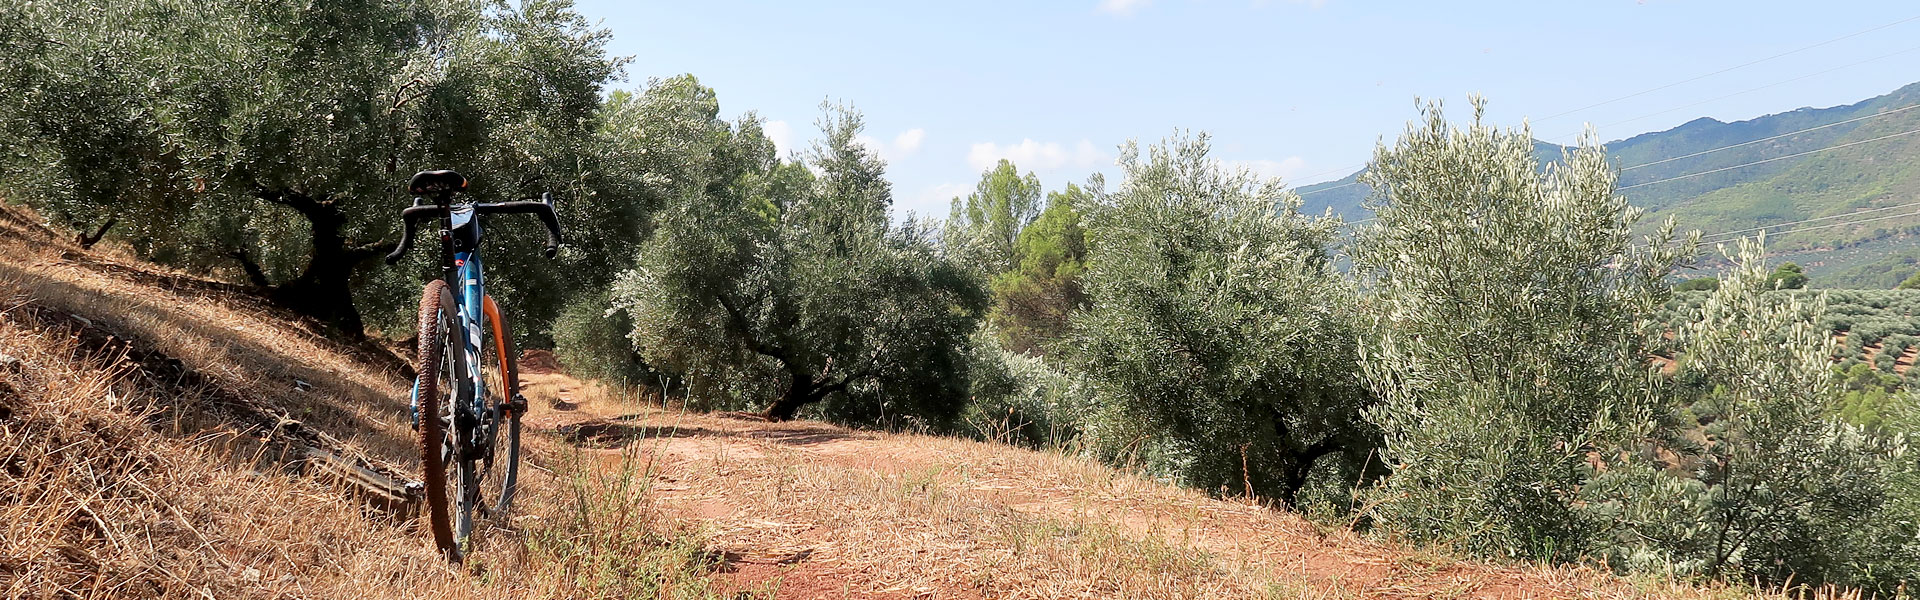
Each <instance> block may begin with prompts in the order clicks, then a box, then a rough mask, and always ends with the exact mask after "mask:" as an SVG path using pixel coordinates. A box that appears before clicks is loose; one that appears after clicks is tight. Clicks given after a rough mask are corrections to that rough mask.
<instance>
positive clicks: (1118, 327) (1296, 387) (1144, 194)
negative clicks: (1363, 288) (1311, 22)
mask: <svg viewBox="0 0 1920 600" xmlns="http://www.w3.org/2000/svg"><path fill="white" fill-rule="evenodd" d="M1208 152H1209V147H1208V144H1207V138H1206V137H1205V136H1204V135H1200V136H1195V137H1176V138H1173V139H1170V140H1168V141H1167V142H1166V143H1165V144H1163V145H1159V146H1153V147H1149V148H1147V149H1145V150H1144V151H1143V150H1142V149H1141V148H1139V147H1138V146H1136V145H1132V144H1129V145H1128V146H1126V147H1125V148H1124V149H1123V150H1122V152H1121V156H1120V161H1119V162H1120V167H1121V169H1122V170H1123V171H1124V174H1125V179H1124V180H1123V181H1122V183H1121V184H1120V187H1119V189H1117V190H1115V191H1113V192H1105V191H1103V190H1101V189H1099V188H1098V187H1096V188H1095V189H1094V190H1093V192H1092V197H1093V200H1092V202H1091V207H1090V208H1088V212H1087V240H1088V245H1089V246H1090V247H1091V256H1090V258H1089V260H1088V263H1087V270H1086V273H1085V275H1084V281H1085V283H1086V289H1087V294H1088V295H1089V296H1090V297H1093V298H1096V299H1097V301H1095V302H1094V303H1092V305H1091V306H1089V307H1088V308H1086V309H1085V310H1083V311H1081V312H1078V313H1076V314H1075V316H1074V317H1073V322H1072V333H1071V335H1072V342H1073V343H1072V347H1073V351H1072V352H1073V359H1072V360H1073V364H1074V366H1075V367H1076V368H1077V369H1078V370H1080V371H1082V372H1084V373H1086V374H1087V376H1088V377H1089V379H1090V380H1091V381H1092V382H1093V383H1094V385H1095V390H1096V393H1097V394H1098V396H1099V398H1100V400H1101V402H1103V403H1105V404H1107V405H1108V406H1111V407H1112V408H1113V410H1115V411H1116V412H1117V414H1118V415H1120V416H1121V418H1123V419H1126V420H1128V421H1130V422H1134V423H1138V424H1139V425H1140V427H1142V428H1143V430H1144V432H1145V433H1146V434H1147V435H1149V436H1151V437H1152V438H1153V440H1155V441H1156V442H1157V443H1159V444H1161V445H1163V446H1164V447H1165V448H1166V451H1167V452H1168V453H1169V454H1170V455H1171V456H1172V457H1173V460H1174V462H1175V464H1176V465H1177V466H1176V468H1177V469H1178V470H1179V474H1180V475H1181V476H1182V477H1183V478H1184V479H1186V480H1187V481H1188V482H1189V483H1191V484H1193V485H1196V486H1198V487H1201V488H1204V489H1210V490H1219V489H1221V488H1223V487H1224V488H1227V489H1229V490H1231V491H1232V492H1235V493H1253V494H1259V495H1262V496H1266V497H1271V498H1278V499H1280V500H1281V501H1284V502H1288V503H1291V502H1293V501H1295V499H1296V497H1297V495H1298V494H1299V492H1300V490H1301V489H1302V488H1303V487H1305V486H1306V484H1307V481H1308V477H1309V475H1310V474H1311V473H1312V472H1313V470H1314V468H1315V467H1316V465H1319V464H1320V460H1321V459H1322V458H1325V457H1327V456H1330V455H1342V454H1344V455H1348V456H1351V457H1355V458H1359V457H1364V456H1366V455H1367V453H1368V451H1369V450H1370V449H1371V443H1370V435H1369V434H1368V428H1367V427H1366V425H1365V423H1364V422H1363V421H1362V420H1361V416H1360V415H1361V409H1362V408H1363V407H1364V406H1365V405H1366V403H1367V396H1366V394H1365V392H1364V390H1363V389H1362V388H1361V387H1360V382H1359V379H1358V377H1357V372H1358V369H1357V366H1356V365H1355V364H1354V358H1355V356H1357V355H1356V354H1355V350H1354V343H1355V341H1356V337H1355V336H1354V335H1353V333H1354V331H1353V329H1352V328H1351V324H1352V323H1351V318H1352V316H1353V315H1352V313H1350V312H1349V309H1350V308H1351V306H1352V305H1351V304H1350V303H1349V302H1348V299H1350V298H1351V294H1352V290H1351V289H1350V288H1348V287H1347V285H1346V283H1345V282H1344V281H1343V280H1342V279H1341V278H1340V277H1339V275H1338V274H1337V272H1336V271H1335V270H1334V268H1333V265H1332V261H1331V257H1330V256H1329V255H1328V251H1327V248H1328V246H1329V245H1330V243H1331V242H1332V241H1333V235H1334V231H1335V227H1336V226H1337V225H1338V221H1337V220H1333V219H1324V218H1316V217H1309V216H1306V215H1302V214H1301V213H1300V211H1299V208H1300V198H1299V196H1297V195H1294V194H1293V193H1292V192H1289V191H1286V190H1285V188H1284V186H1283V185H1282V184H1281V183H1280V182H1279V181H1278V180H1271V179H1269V180H1263V179H1260V178H1257V177H1255V176H1254V175H1253V174H1251V173H1250V172H1247V171H1232V170H1226V169H1224V168H1222V167H1221V166H1220V165H1219V163H1218V162H1217V161H1215V160H1214V159H1212V158H1211V157H1210V156H1209V155H1208Z"/></svg>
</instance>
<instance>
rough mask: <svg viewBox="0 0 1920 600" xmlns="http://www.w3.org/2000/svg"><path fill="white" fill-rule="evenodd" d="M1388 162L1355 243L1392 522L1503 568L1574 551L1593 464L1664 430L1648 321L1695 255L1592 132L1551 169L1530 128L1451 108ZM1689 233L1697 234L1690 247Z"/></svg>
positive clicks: (1387, 155) (1420, 127)
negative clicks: (1649, 432) (1657, 412)
mask: <svg viewBox="0 0 1920 600" xmlns="http://www.w3.org/2000/svg"><path fill="white" fill-rule="evenodd" d="M1422 112H1423V113H1424V114H1423V116H1424V118H1423V119H1421V120H1419V121H1415V122H1413V123H1411V124H1409V125H1408V127H1407V130H1406V132H1405V133H1404V134H1402V135H1401V136H1400V138H1399V140H1398V141H1396V142H1395V143H1394V144H1393V145H1391V146H1388V145H1385V144H1382V145H1380V146H1379V147H1378V149H1377V150H1375V152H1374V160H1373V164H1372V166H1371V167H1370V168H1369V169H1368V170H1367V173H1366V174H1365V175H1364V180H1365V181H1366V182H1367V183H1368V184H1369V185H1370V186H1372V188H1373V189H1374V190H1375V192H1374V195H1373V196H1372V197H1371V198H1370V199H1369V201H1368V204H1369V207H1370V208H1372V209H1373V210H1374V211H1375V215H1376V217H1375V219H1374V220H1373V221H1372V222H1371V223H1368V224H1366V225H1365V226H1363V227H1361V228H1360V229H1359V230H1358V231H1357V232H1356V239H1355V241H1354V244H1353V254H1354V264H1355V270H1356V272H1357V273H1358V274H1359V275H1360V276H1361V277H1363V278H1364V284H1365V286H1366V289H1367V292H1366V299H1365V303H1366V304H1367V305H1368V306H1369V307H1370V309H1371V310H1370V311H1369V314H1370V315H1371V318H1372V321H1373V323H1372V326H1371V329H1370V332H1369V342H1368V343H1367V344H1365V345H1364V347H1363V353H1364V360H1363V362H1362V364H1363V366H1364V368H1365V372H1366V377H1367V380H1368V382H1369V384H1370V386H1371V388H1372V389H1373V391H1374V392H1375V393H1376V394H1378V395H1379V397H1380V400H1381V402H1380V403H1379V404H1378V405H1377V406H1374V407H1372V408H1371V409H1369V411H1368V413H1367V416H1368V419H1369V420H1370V421H1372V422H1373V423H1374V424H1376V425H1378V426H1379V427H1380V429H1381V431H1382V433H1383V434H1384V436H1385V448H1384V449H1383V452H1382V456H1383V458H1384V459H1385V461H1386V463H1387V466H1388V467H1390V468H1392V469H1393V475H1392V476H1391V477H1390V478H1388V479H1387V481H1386V484H1385V487H1384V489H1383V490H1381V491H1380V493H1381V495H1380V496H1379V498H1380V502H1379V505H1378V507H1377V509H1375V511H1374V516H1375V517H1376V519H1377V522H1379V523H1383V524H1385V525H1387V526H1389V527H1391V528H1393V529H1395V530H1398V531H1400V532H1403V533H1404V534H1406V535H1408V536H1410V537H1412V538H1414V539H1418V540H1449V541H1460V542H1462V543H1463V544H1464V545H1465V546H1466V548H1467V549H1469V550H1473V551H1477V552H1482V553H1487V554H1500V555H1520V556H1529V557H1551V556H1568V555H1570V554H1569V553H1578V552H1579V551H1580V549H1581V548H1582V547H1583V545H1584V543H1585V542H1584V540H1586V538H1587V536H1588V534H1589V533H1590V532H1591V531H1592V529H1591V528H1590V527H1588V524H1587V522H1586V521H1585V520H1584V519H1583V518H1582V517H1581V515H1580V514H1578V511H1576V510H1575V505H1576V496H1577V494H1578V492H1579V491H1580V487H1581V485H1582V484H1583V483H1584V482H1586V481H1587V480H1588V478H1589V477H1590V476H1591V475H1592V473H1593V467H1592V465H1591V464H1590V461H1591V460H1592V459H1593V458H1594V457H1596V456H1602V455H1604V454H1605V453H1606V452H1607V451H1608V449H1610V448H1615V447H1617V445H1618V444H1619V443H1621V440H1624V439H1628V438H1631V437H1632V436H1633V435H1635V433H1636V432H1637V431H1639V429H1638V427H1639V426H1640V425H1642V424H1644V423H1646V422H1647V421H1648V419H1649V416H1648V415H1649V412H1650V410H1651V408H1650V407H1651V406H1652V399H1653V397H1654V393H1655V390H1654V385H1655V384H1654V380H1653V378H1654V373H1653V372H1652V371H1651V370H1650V368H1649V366H1648V363H1647V360H1646V357H1647V356H1648V355H1649V351H1648V350H1649V349H1650V348H1651V347H1652V344H1653V341H1654V338H1655V337H1657V336H1656V334H1655V333H1654V332H1652V331H1651V330H1649V329H1647V328H1643V327H1641V326H1640V324H1639V323H1640V320H1641V317H1642V315H1647V314H1651V313H1652V311H1653V310H1654V309H1656V308H1658V307H1659V306H1660V305H1661V303H1662V302H1663V301H1664V300H1665V298H1666V297H1667V296H1668V295H1669V294H1670V293H1671V286H1669V285H1668V284H1667V283H1666V281H1665V279H1666V277H1667V274H1668V273H1669V272H1670V271H1671V270H1672V268H1673V266H1674V265H1675V264H1676V263H1677V262H1679V261H1680V260H1682V258H1683V257H1686V256H1689V255H1690V252H1691V243H1690V242H1682V243H1675V242H1674V240H1673V238H1674V234H1673V229H1674V225H1673V223H1672V222H1671V221H1668V222H1667V223H1666V224H1665V225H1664V226H1662V227H1660V228H1658V230H1657V231H1656V232H1655V233H1654V234H1653V235H1652V236H1651V237H1647V238H1640V239H1637V238H1638V237H1639V236H1636V235H1635V233H1634V231H1633V229H1632V227H1633V226H1634V224H1635V222H1636V221H1638V220H1639V218H1640V217H1641V214H1642V211H1640V210H1638V209H1635V208H1632V207H1630V206H1628V204H1627V203H1626V200H1625V199H1624V198H1622V197H1621V196H1620V195H1619V194H1616V193H1615V188H1614V184H1615V179H1616V175H1615V172H1614V171H1613V169H1612V167H1611V166H1610V165H1609V164H1608V163H1607V159H1606V155H1605V154H1604V152H1603V151H1602V149H1601V148H1599V147H1598V146H1597V145H1595V144H1594V143H1593V142H1592V140H1591V136H1588V137H1587V139H1584V140H1583V142H1582V144H1581V146H1580V147H1578V148H1577V149H1573V150H1570V151H1568V152H1567V153H1566V154H1565V156H1564V157H1563V158H1562V160H1561V161H1559V162H1557V163H1554V164H1551V165H1549V166H1547V167H1546V168H1545V169H1544V170H1543V169H1542V168H1541V167H1540V165H1539V163H1538V162H1537V161H1536V160H1535V158H1534V156H1533V152H1532V151H1533V138H1532V135H1531V133H1530V132H1529V131H1528V130H1527V129H1526V128H1525V127H1522V128H1520V129H1517V130H1502V129H1499V128H1496V127H1494V126H1491V125H1488V124H1486V123H1485V122H1484V121H1483V118H1482V116H1483V113H1484V103H1483V102H1481V101H1480V100H1478V99H1476V100H1475V103H1474V117H1473V121H1472V122H1471V123H1469V124H1466V125H1465V126H1463V127H1455V126H1453V125H1451V124H1450V123H1448V121H1447V120H1446V118H1445V116H1444V115H1443V113H1442V111H1441V108H1440V106H1439V104H1437V103H1435V104H1428V105H1425V106H1423V108H1422ZM1689 239H1692V238H1689Z"/></svg>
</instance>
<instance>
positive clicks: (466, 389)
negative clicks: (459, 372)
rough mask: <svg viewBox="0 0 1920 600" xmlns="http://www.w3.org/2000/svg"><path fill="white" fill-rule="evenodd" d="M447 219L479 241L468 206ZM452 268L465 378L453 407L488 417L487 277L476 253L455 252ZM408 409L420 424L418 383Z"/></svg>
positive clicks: (456, 386) (458, 383) (457, 384)
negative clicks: (483, 352) (483, 346)
mask: <svg viewBox="0 0 1920 600" xmlns="http://www.w3.org/2000/svg"><path fill="white" fill-rule="evenodd" d="M449 216H451V217H452V222H451V223H450V224H449V225H451V226H452V229H453V230H459V229H461V228H463V227H471V228H473V233H472V234H471V235H472V237H473V238H474V239H478V238H479V236H480V221H479V219H476V218H474V217H475V215H474V211H473V207H472V206H471V205H469V206H463V207H456V208H454V209H452V210H450V211H449ZM453 265H454V271H453V273H452V274H451V278H450V279H449V280H448V281H447V286H448V287H451V288H453V289H456V290H459V293H456V294H454V295H453V299H454V302H455V303H457V304H458V305H459V309H460V339H461V348H462V352H463V353H464V357H465V358H466V361H465V362H466V366H467V372H466V374H465V375H466V377H463V378H460V379H461V380H460V381H455V382H454V389H455V390H456V391H455V396H454V397H455V399H456V400H457V401H460V404H456V406H464V407H466V409H467V410H468V411H470V412H468V414H469V415H472V416H479V415H483V414H487V412H488V411H491V410H493V408H494V407H490V406H486V398H487V378H486V377H485V375H484V371H483V369H484V368H485V367H484V365H483V364H481V361H480V332H481V331H483V330H484V328H485V327H486V326H487V322H486V310H485V303H486V297H487V287H486V274H485V272H484V270H483V269H482V267H481V263H480V254H479V252H478V251H477V249H474V250H466V251H456V252H454V254H453ZM411 405H412V406H411V409H412V413H413V419H414V424H415V425H416V426H418V424H419V422H420V381H419V380H418V379H415V380H414V382H413V392H412V395H411ZM489 437H491V436H489Z"/></svg>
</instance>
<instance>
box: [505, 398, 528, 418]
mask: <svg viewBox="0 0 1920 600" xmlns="http://www.w3.org/2000/svg"><path fill="white" fill-rule="evenodd" d="M507 414H509V415H524V414H527V397H526V396H522V395H520V393H519V392H514V394H513V398H511V399H509V400H507Z"/></svg>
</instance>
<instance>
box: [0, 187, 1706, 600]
mask: <svg viewBox="0 0 1920 600" xmlns="http://www.w3.org/2000/svg"><path fill="white" fill-rule="evenodd" d="M8 210H9V211H15V210H17V209H11V208H9V209H8ZM0 297H4V298H5V299H6V302H5V304H4V306H0V354H4V355H5V356H4V357H0V456H4V457H6V458H5V459H4V461H0V462H3V463H4V468H0V519H4V524H0V596H4V597H111V598H120V597H169V598H205V597H216V598H348V597H352V598H415V597H428V596H432V597H451V598H523V597H555V598H577V597H660V598H667V597H672V598H723V597H724V598H842V597H851V598H928V597H936V598H951V597H957V598H1084V597H1127V598H1341V597H1385V598H1414V597H1455V598H1521V597H1575V596H1578V597H1590V598H1641V597H1677V598H1709V597H1711V598H1721V597H1728V596H1738V595H1740V594H1739V593H1737V592H1735V591H1732V590H1703V589H1697V588H1691V587H1686V586H1679V585H1673V584H1668V583H1661V582H1651V581H1629V580H1624V579H1619V578H1615V577H1612V576H1610V575H1607V574H1604V573H1599V572H1595V571H1592V570H1588V569H1568V568H1547V567H1532V566H1524V565H1522V566H1500V565H1489V564H1482V563H1475V562H1470V561H1463V560H1460V559H1457V558H1453V557H1451V556H1449V555H1448V554H1446V553H1445V552H1442V551H1436V550H1421V549H1412V548H1405V547H1401V546H1397V545H1394V544H1391V543H1384V542H1381V541H1377V540H1373V539H1369V538H1365V537H1361V536H1357V535H1354V534H1350V533H1347V532H1345V531H1342V530H1340V529H1337V528H1327V527H1324V526H1320V525H1316V524H1314V523H1311V522H1309V521H1307V520H1304V519H1302V518H1300V517H1297V516H1294V515H1291V514H1288V513H1285V512H1280V511H1275V510H1270V509H1267V508H1264V507H1262V506H1260V505H1258V504H1254V503H1249V502H1245V501H1236V500H1231V499H1229V500H1221V499H1214V498H1210V497H1208V496H1207V495H1205V494H1202V493H1199V492H1196V491H1192V490H1186V489H1180V488H1176V487H1173V486H1169V485H1166V484H1163V483H1159V482H1155V481H1151V480H1148V479H1143V478H1141V477H1139V476H1136V475H1134V474H1130V473H1127V472H1124V471H1117V470H1114V469H1110V468H1107V467H1104V466H1100V465H1098V464H1095V463H1091V462H1088V461H1085V460H1081V459H1078V458H1075V457H1071V456H1066V455H1062V454H1058V453H1046V452H1034V451H1028V450H1022V449H1018V448H1013V447H1009V446H1004V445H998V444H990V443H981V442H974V441H967V440H957V439H950V438H941V437H931V436H922V435H910V434H885V433H872V432H860V431H851V430H846V429H842V428H838V427H833V426H830V425H824V424H820V423H808V422H798V423H784V424H769V423H765V422H760V421H753V420H745V419H742V418H738V417H737V416H729V415H690V414H685V413H682V412H679V411H675V410H669V409H664V408H661V407H660V406H659V405H658V404H656V403H653V402H643V401H641V399H639V398H636V397H632V396H630V395H627V394H625V393H616V392H615V391H611V390H607V389H605V388H602V387H600V386H598V385H595V384H588V383H582V382H580V381H577V380H574V379H572V378H570V377H568V376H566V375H564V374H559V373H553V372H542V371H540V370H538V369H532V368H530V369H529V374H528V382H529V387H528V390H527V391H528V395H529V397H530V398H531V400H532V402H533V405H534V406H533V410H532V411H531V414H530V415H529V417H528V419H529V425H531V427H530V430H531V433H530V434H529V439H528V441H527V446H528V447H527V453H528V456H527V467H526V469H527V470H526V471H525V477H524V480H523V481H524V484H523V485H525V486H526V487H525V488H524V489H523V494H524V495H523V496H522V498H524V500H523V501H521V502H518V503H516V512H517V514H515V515H513V516H512V517H511V518H509V519H506V520H500V521H493V522H490V523H488V524H487V526H486V527H484V528H483V530H482V532H481V534H480V536H481V537H480V540H481V541H480V547H479V549H478V551H477V552H475V553H474V554H473V558H472V560H470V561H469V562H468V563H467V564H466V565H464V566H449V565H447V564H446V563H445V562H444V561H442V560H441V559H440V558H439V557H438V556H436V555H435V554H434V552H433V551H432V549H431V544H430V542H429V541H428V539H427V537H426V536H425V535H424V534H423V533H421V532H419V531H418V530H417V527H416V523H417V519H414V518H411V517H410V516H409V515H408V513H407V512H406V505H405V504H404V503H399V504H396V503H393V502H387V501H386V500H390V499H383V498H381V497H378V496H377V495H376V496H367V495H365V494H366V484H365V482H360V483H354V482H352V481H343V478H342V477H340V476H339V474H340V473H341V471H340V470H339V469H337V468H332V467H329V465H336V464H338V463H346V464H348V465H349V468H348V469H347V471H346V472H347V473H348V474H349V475H351V474H353V473H360V474H362V475H364V476H365V477H368V478H374V479H380V478H387V479H391V480H393V481H394V482H402V483H403V482H404V481H405V480H407V479H408V478H410V477H415V476H416V475H415V474H414V473H413V466H412V464H413V446H412V442H411V439H412V438H411V433H410V432H409V430H408V429H407V426H406V425H405V423H406V418H405V411H406V407H405V389H406V379H405V378H404V376H403V375H401V374H400V372H401V365H399V361H397V360H396V359H395V358H394V357H393V356H392V355H391V354H390V353H386V352H384V351H382V350H381V349H379V348H372V347H366V346H362V345H355V344H345V343H340V342H338V341H334V340H330V339H328V338H326V337H325V336H323V335H320V334H319V333H317V330H316V329H315V328H314V327H311V326H310V325H308V324H304V323H302V322H301V321H299V320H297V319H293V318H291V317H290V316H289V315H287V314H285V313H283V312H281V311H278V310H277V309H274V308H273V307H271V306H268V305H266V304H264V303H262V302H261V301H260V300H259V299H258V298H256V297H254V296H253V295H251V294H250V293H248V292H246V291H245V290H240V289H235V288H232V287H230V286H226V285H224V284H219V283H215V282H209V281H205V280H201V279H197V278H194V277H191V276H188V275H184V274H180V273H169V272H165V271H161V270H157V269H154V268H152V267H149V266H146V265H141V264H137V263H134V262H132V261H128V260H125V259H123V258H117V257H115V256H113V255H112V254H111V253H87V252H81V251H79V250H77V249H76V248H73V247H71V246H69V245H67V244H65V243H64V242H63V241H62V240H59V239H55V237H54V236H52V234H50V233H49V232H47V231H45V230H43V229H40V228H38V227H36V226H35V225H34V221H33V219H32V218H31V217H29V216H26V215H22V214H20V213H18V212H7V213H5V214H0ZM316 451H319V452H324V454H325V455H326V456H330V457H333V458H332V459H329V460H321V459H319V458H316V456H319V454H316V453H315V452H316ZM330 461H331V462H330Z"/></svg>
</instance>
